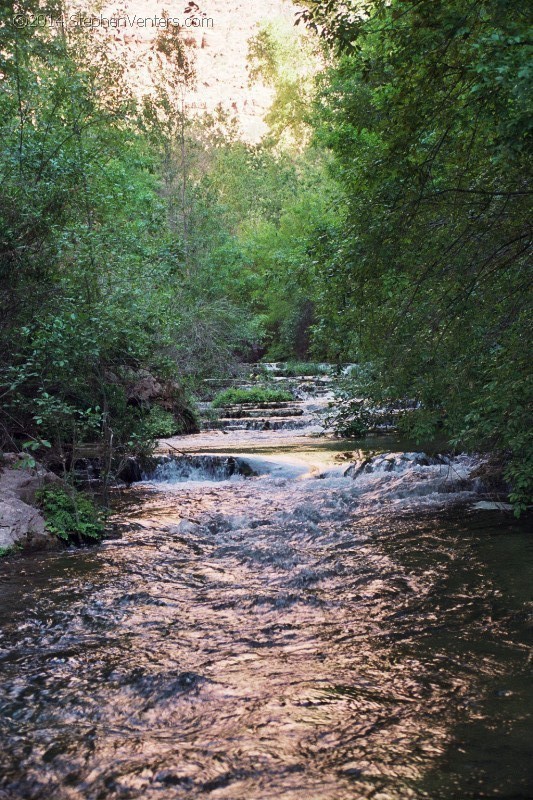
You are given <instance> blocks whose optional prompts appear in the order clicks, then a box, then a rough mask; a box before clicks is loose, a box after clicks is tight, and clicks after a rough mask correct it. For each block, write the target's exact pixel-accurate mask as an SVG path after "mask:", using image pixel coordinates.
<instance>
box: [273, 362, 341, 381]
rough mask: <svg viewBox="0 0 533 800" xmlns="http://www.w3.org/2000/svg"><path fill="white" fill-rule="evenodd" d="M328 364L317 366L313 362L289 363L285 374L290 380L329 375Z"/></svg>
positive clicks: (286, 365) (284, 370)
mask: <svg viewBox="0 0 533 800" xmlns="http://www.w3.org/2000/svg"><path fill="white" fill-rule="evenodd" d="M329 371H330V368H329V366H328V364H317V363H316V362H313V361H287V363H286V364H285V367H284V369H283V374H284V375H286V376H287V377H289V378H301V377H305V376H307V375H328V374H329Z"/></svg>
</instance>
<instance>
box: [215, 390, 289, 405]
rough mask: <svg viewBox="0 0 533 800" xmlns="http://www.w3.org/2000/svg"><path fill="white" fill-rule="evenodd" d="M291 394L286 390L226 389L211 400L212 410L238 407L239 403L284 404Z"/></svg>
mask: <svg viewBox="0 0 533 800" xmlns="http://www.w3.org/2000/svg"><path fill="white" fill-rule="evenodd" d="M292 399H293V397H292V394H291V393H290V392H288V391H287V390H286V389H262V388H261V387H259V386H258V387H254V388H253V389H226V390H225V391H224V392H220V393H219V394H217V396H216V397H215V399H214V400H213V407H214V408H222V407H223V406H232V405H240V404H241V403H284V402H286V401H288V400H292Z"/></svg>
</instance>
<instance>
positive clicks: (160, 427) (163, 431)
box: [144, 406, 183, 439]
mask: <svg viewBox="0 0 533 800" xmlns="http://www.w3.org/2000/svg"><path fill="white" fill-rule="evenodd" d="M144 427H145V431H146V435H147V436H148V437H149V438H150V439H158V438H160V437H163V436H175V435H176V434H178V433H182V432H183V427H182V425H180V423H179V422H178V421H177V420H176V419H175V418H174V415H173V414H171V413H170V411H166V410H165V409H164V408H161V406H152V408H151V409H150V411H149V412H148V414H147V416H146V419H145V422H144Z"/></svg>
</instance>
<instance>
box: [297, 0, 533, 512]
mask: <svg viewBox="0 0 533 800" xmlns="http://www.w3.org/2000/svg"><path fill="white" fill-rule="evenodd" d="M308 6H309V8H308V10H307V11H306V12H305V13H304V15H303V19H304V21H305V22H307V24H308V25H311V26H314V27H315V28H316V29H317V30H320V31H321V33H322V36H323V38H324V40H325V41H326V42H327V46H328V47H329V48H330V49H331V50H332V52H334V53H335V56H336V59H335V65H334V66H333V68H332V69H331V70H330V71H329V72H328V73H327V74H326V75H325V76H324V78H323V82H322V92H321V97H320V102H319V110H318V123H317V136H318V138H319V140H320V142H321V143H323V144H324V145H325V146H327V147H329V148H331V149H332V151H333V152H334V154H335V159H336V160H335V163H336V175H337V176H338V179H339V181H340V182H341V184H342V186H343V187H344V189H345V193H346V205H347V216H346V220H345V222H343V223H342V224H341V225H337V226H334V227H333V228H332V229H330V230H329V231H325V232H324V234H323V236H322V237H321V239H320V241H319V247H318V250H317V253H318V254H320V256H321V257H322V258H323V262H322V265H321V269H320V270H319V272H318V273H317V281H318V286H319V290H318V291H319V301H320V312H321V319H322V327H323V331H324V334H325V337H326V338H327V339H328V340H329V341H330V343H331V348H332V352H333V353H335V354H336V355H338V356H340V357H346V358H349V359H351V358H357V359H359V360H361V361H363V362H367V363H369V364H370V365H371V368H370V369H369V370H368V371H367V376H368V379H367V382H366V387H365V388H366V392H367V394H368V395H369V396H371V397H373V398H374V399H375V400H378V401H381V402H383V401H386V400H388V399H390V398H391V397H393V398H404V397H409V398H412V399H414V400H416V401H419V404H420V408H419V411H418V413H416V414H406V415H405V418H404V419H405V423H406V425H407V426H409V428H410V429H411V430H413V431H414V432H415V433H416V434H417V435H418V436H419V438H422V439H423V438H427V437H429V436H432V435H434V434H435V433H436V432H437V431H441V432H444V433H445V434H446V436H447V437H448V438H449V439H450V441H451V442H452V443H455V444H456V445H457V446H461V447H469V448H473V449H485V450H489V451H491V452H492V453H494V454H500V457H501V458H502V459H503V463H504V464H505V465H506V466H505V475H506V477H507V478H508V479H509V480H510V481H511V483H512V484H513V486H514V490H513V495H512V498H513V500H514V501H515V504H516V506H517V508H518V509H519V508H521V507H523V506H525V504H526V503H527V502H528V499H529V498H530V497H531V490H532V483H531V475H532V472H533V448H532V442H531V424H530V423H531V419H530V416H529V415H530V411H531V406H530V402H531V372H530V369H529V352H530V346H531V316H530V309H531V278H530V274H529V273H528V258H529V256H530V252H531V188H530V186H529V183H528V177H529V174H530V164H531V149H530V148H531V125H532V116H531V94H530V92H529V86H530V83H531V77H532V74H531V73H532V69H531V50H532V46H531V41H530V35H529V34H530V23H531V7H530V6H528V5H527V4H526V3H525V2H516V1H515V0H510V1H508V0H482V1H481V2H475V3H464V2H458V1H457V0H431V1H430V0H417V1H416V2H414V1H413V2H401V1H400V0H387V2H383V1H382V0H373V2H364V3H356V2H352V3H345V2H343V3H337V2H313V3H309V4H308Z"/></svg>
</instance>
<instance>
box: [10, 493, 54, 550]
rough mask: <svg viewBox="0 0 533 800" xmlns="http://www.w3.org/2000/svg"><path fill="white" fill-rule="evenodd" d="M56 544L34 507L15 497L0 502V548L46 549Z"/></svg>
mask: <svg viewBox="0 0 533 800" xmlns="http://www.w3.org/2000/svg"><path fill="white" fill-rule="evenodd" d="M58 545H59V542H58V540H57V539H56V537H55V536H52V534H51V533H49V532H48V531H47V530H46V528H45V523H44V518H43V516H42V514H41V513H40V512H39V511H38V510H37V509H36V508H33V507H32V506H30V505H28V504H27V503H24V502H23V501H22V500H18V499H17V498H15V497H13V498H9V499H4V500H2V502H0V548H11V547H17V548H18V547H21V548H23V549H30V548H31V549H46V548H50V547H57V546H58Z"/></svg>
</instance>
